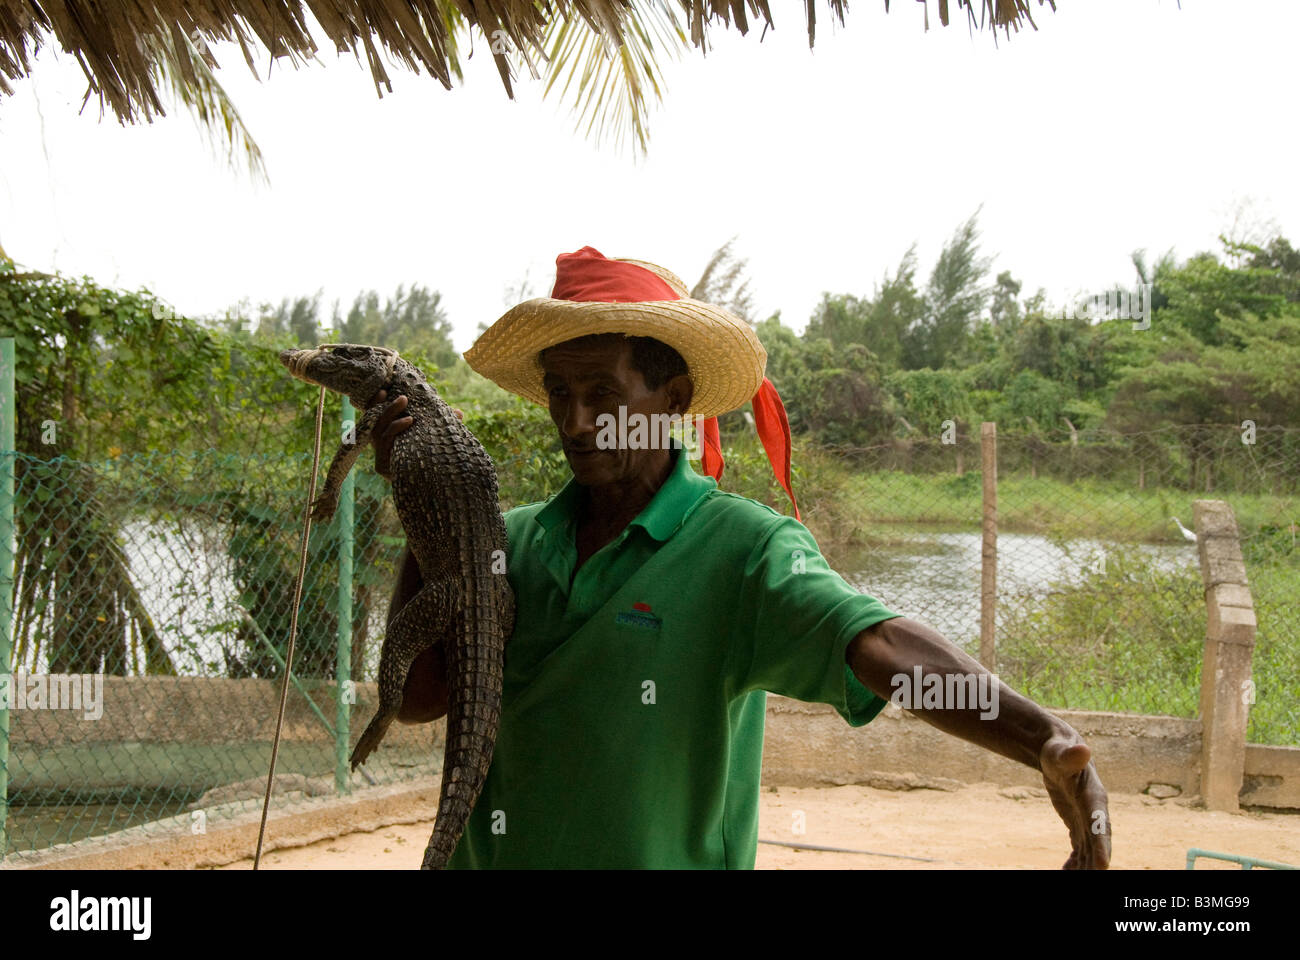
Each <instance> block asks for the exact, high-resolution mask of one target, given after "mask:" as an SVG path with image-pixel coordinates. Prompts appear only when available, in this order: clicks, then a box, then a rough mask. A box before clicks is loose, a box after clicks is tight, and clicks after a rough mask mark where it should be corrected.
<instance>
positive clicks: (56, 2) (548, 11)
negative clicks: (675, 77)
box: [0, 0, 1056, 121]
mask: <svg viewBox="0 0 1300 960" xmlns="http://www.w3.org/2000/svg"><path fill="white" fill-rule="evenodd" d="M638 2H640V3H647V2H651V0H638ZM953 2H955V3H956V6H957V9H958V11H961V10H962V9H965V10H966V11H967V14H968V17H969V20H970V23H971V25H972V27H975V28H982V27H985V26H990V27H993V28H994V29H996V28H997V27H1004V28H1006V29H1007V31H1008V32H1010V30H1011V29H1012V28H1015V29H1019V28H1020V26H1021V25H1022V21H1027V22H1028V23H1029V24H1030V25H1032V24H1033V20H1032V19H1031V18H1030V15H1029V6H1028V4H1029V0H953ZM1038 2H1039V5H1040V6H1041V5H1042V4H1043V3H1044V2H1047V3H1050V4H1051V5H1052V9H1053V10H1055V8H1056V5H1055V0H1038ZM677 3H678V5H679V6H680V12H681V13H682V14H684V15H685V18H686V21H687V26H688V28H689V35H690V38H691V42H692V43H694V44H695V46H697V47H701V48H703V49H706V50H707V32H708V28H709V26H710V25H711V24H712V23H714V22H718V21H720V22H721V23H722V24H723V25H724V27H730V26H732V25H734V26H735V27H736V29H738V30H740V32H741V33H745V32H747V31H748V29H749V27H750V20H751V19H752V20H753V21H754V22H755V23H757V22H759V20H760V19H761V21H762V22H763V23H764V24H765V25H766V26H772V25H773V21H772V14H771V11H770V10H769V7H768V0H677ZM936 3H937V7H938V13H939V19H940V21H941V22H942V23H943V24H944V25H945V26H946V25H947V24H948V8H949V5H950V3H949V0H936ZM826 5H827V6H828V7H829V8H830V11H831V14H832V16H834V17H836V18H837V19H839V21H840V22H841V23H843V21H844V12H845V10H846V8H847V7H848V0H826ZM305 6H306V7H307V8H308V9H310V11H311V13H312V15H313V16H315V18H316V20H317V22H318V23H319V24H320V26H321V28H322V29H323V30H324V31H325V34H326V36H327V38H328V39H329V41H330V42H331V43H332V44H333V45H334V47H335V49H336V50H338V51H340V52H351V53H353V54H354V55H356V56H358V57H360V56H361V54H362V53H363V52H364V55H365V59H366V63H367V64H368V65H369V67H370V71H371V73H372V75H373V77H374V80H375V85H376V87H377V88H381V87H387V88H388V89H389V90H390V91H391V89H392V87H391V85H390V83H389V78H388V73H387V71H386V69H385V61H384V58H383V57H382V56H381V54H380V48H382V49H383V50H384V51H385V52H386V53H387V54H388V55H389V56H390V57H391V58H392V59H393V60H395V61H396V62H398V63H401V64H403V65H404V66H406V67H407V68H408V69H410V70H413V71H415V72H416V73H419V72H420V70H421V68H423V70H424V71H426V72H427V73H429V74H430V75H431V76H434V77H437V78H438V79H439V80H440V81H442V83H443V85H444V86H446V87H448V88H450V87H451V77H452V74H457V75H459V61H458V59H457V51H456V36H455V35H456V32H457V30H458V29H460V28H461V27H463V25H464V24H466V23H468V24H469V25H470V26H472V27H477V28H478V29H479V30H481V32H482V36H483V37H485V38H493V39H494V40H495V41H496V43H492V42H491V41H488V42H485V43H484V46H486V47H488V48H489V49H491V48H492V47H493V46H495V47H497V49H498V50H499V49H501V47H502V41H503V40H505V38H508V43H509V45H510V47H512V48H513V49H515V50H517V51H519V52H520V53H521V55H522V56H523V57H524V59H525V61H526V62H527V63H528V64H529V66H530V69H531V70H532V72H533V73H534V74H536V69H535V67H534V66H533V64H534V63H535V62H536V61H537V60H539V59H545V55H544V54H543V52H542V48H541V42H542V38H543V37H544V35H545V34H546V28H547V25H548V23H549V22H550V21H551V20H552V19H554V18H555V17H556V16H558V17H561V18H563V19H572V18H581V20H583V21H585V22H586V24H587V25H588V26H589V27H590V28H591V29H592V30H593V31H595V32H598V33H599V34H601V35H603V36H604V37H606V38H608V39H609V40H610V41H612V42H613V43H614V44H616V45H617V44H619V43H621V42H622V37H623V33H624V31H625V29H627V27H628V25H629V19H630V11H631V9H632V7H631V2H630V0H548V2H542V3H535V2H534V0H307V2H306V4H305ZM815 6H816V0H805V21H806V23H807V29H808V41H809V44H810V45H811V43H812V41H813V37H814V28H815V25H816V13H815V9H814V8H815ZM539 7H540V8H542V9H539ZM303 8H304V3H303V2H302V0H203V2H195V0H188V2H187V0H0V93H3V94H12V93H13V88H12V87H11V86H10V85H9V84H8V82H7V81H8V80H16V79H19V78H22V77H25V76H27V75H28V74H29V73H30V71H31V58H32V57H33V56H34V55H35V54H36V52H37V51H38V50H39V49H40V48H41V46H42V45H43V44H45V43H48V42H50V39H51V37H53V39H54V40H56V41H57V42H58V44H59V46H60V47H61V48H62V49H63V50H65V51H66V52H68V53H71V54H72V55H73V56H75V57H76V58H77V61H78V62H79V63H80V64H81V67H82V69H83V70H84V71H85V73H86V77H87V79H88V80H89V82H90V88H89V89H88V90H87V91H86V97H87V99H89V97H91V96H92V95H98V97H99V101H100V106H101V109H102V108H103V106H104V105H105V104H107V105H108V106H109V107H110V108H111V109H112V110H113V112H114V113H115V114H117V116H118V118H119V119H121V120H123V121H134V120H135V119H136V118H137V117H138V116H143V118H144V119H149V118H151V117H152V115H153V114H154V113H162V112H163V111H162V106H161V103H160V101H159V97H158V86H159V83H160V78H161V77H162V76H163V74H162V72H161V69H160V66H161V65H160V63H159V61H160V59H162V58H166V57H169V54H170V57H171V58H172V60H173V64H172V67H173V68H174V69H179V70H180V71H181V72H182V73H183V74H185V75H186V79H192V73H193V72H194V69H195V68H194V66H193V65H192V64H191V63H190V57H189V56H181V57H177V56H176V52H177V51H184V50H186V48H189V49H190V50H191V51H192V55H193V56H195V57H200V58H202V60H203V61H204V63H206V65H207V66H208V67H210V68H214V69H215V68H216V67H217V66H218V64H217V62H216V60H215V58H213V57H212V54H211V53H210V52H209V51H208V49H207V44H209V43H212V42H214V41H229V40H233V41H235V42H237V43H238V44H239V45H240V47H241V48H242V49H243V51H244V59H245V60H246V61H247V62H248V65H249V68H250V69H253V68H254V58H253V50H254V49H255V48H261V49H262V50H266V51H269V52H270V53H271V55H272V56H273V57H277V58H287V59H288V61H289V62H290V63H292V64H294V65H297V64H298V63H299V62H303V61H306V60H309V59H312V58H313V57H314V56H315V54H316V52H317V45H316V41H315V40H314V39H313V38H312V36H311V34H310V32H309V31H308V27H307V17H306V15H305V13H304V9H303ZM669 9H671V6H669ZM885 9H886V10H888V9H889V0H885ZM977 10H978V14H977ZM926 22H927V25H928V22H929V6H928V3H927V7H926ZM766 26H765V29H766ZM497 31H504V34H502V33H498V32H497ZM493 57H494V59H495V60H496V63H497V68H498V70H499V71H500V73H501V79H502V82H503V83H504V84H505V87H506V91H507V93H511V79H512V78H511V66H510V63H509V61H508V60H507V58H506V57H505V56H504V55H502V54H501V53H499V52H497V51H495V50H494V51H493ZM511 95H512V96H513V94H512V93H511Z"/></svg>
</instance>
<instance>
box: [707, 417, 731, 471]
mask: <svg viewBox="0 0 1300 960" xmlns="http://www.w3.org/2000/svg"><path fill="white" fill-rule="evenodd" d="M700 445H701V447H702V453H703V457H702V459H701V463H702V464H703V466H704V474H705V476H709V477H712V478H713V479H714V480H717V481H718V482H719V483H721V482H722V469H723V467H725V466H726V465H727V464H726V461H724V460H723V459H722V434H720V433H719V432H718V418H717V417H709V419H707V420H705V421H704V429H703V430H702V431H701V432H700Z"/></svg>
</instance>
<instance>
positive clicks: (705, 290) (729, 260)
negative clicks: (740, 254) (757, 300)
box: [691, 237, 754, 325]
mask: <svg viewBox="0 0 1300 960" xmlns="http://www.w3.org/2000/svg"><path fill="white" fill-rule="evenodd" d="M735 242H736V238H735V237H732V238H731V239H730V240H728V241H727V242H726V243H724V244H723V245H722V246H720V247H718V249H717V250H715V251H713V256H711V257H709V262H708V263H707V264H705V266H704V272H703V273H701V274H700V279H699V280H697V281H695V286H693V287H691V299H692V300H700V301H703V302H704V303H712V304H714V305H715V306H719V307H722V308H723V309H724V310H728V311H730V312H731V313H734V314H735V315H736V316H738V317H740V319H742V320H744V321H745V322H746V323H749V324H751V325H752V324H753V322H754V318H753V310H754V297H753V295H752V294H751V293H750V290H749V278H748V277H747V276H745V268H746V267H747V266H748V265H749V261H748V260H742V259H739V258H737V257H736V256H735V254H733V253H732V252H731V245H732V244H733V243H735Z"/></svg>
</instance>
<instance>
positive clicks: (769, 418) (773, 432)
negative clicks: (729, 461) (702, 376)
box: [753, 377, 803, 521]
mask: <svg viewBox="0 0 1300 960" xmlns="http://www.w3.org/2000/svg"><path fill="white" fill-rule="evenodd" d="M753 403H754V426H755V428H757V430H758V439H760V440H762V441H763V449H764V450H766V451H767V459H768V462H769V463H771V464H772V470H773V472H774V473H775V474H776V482H777V483H779V484H781V486H782V488H783V489H784V490H785V492H786V496H788V497H789V498H790V503H791V505H792V506H793V507H794V518H795V519H796V520H799V521H802V520H803V518H802V517H801V516H799V504H798V503H796V502H795V499H794V491H793V490H792V489H790V420H789V418H788V417H786V415H785V404H783V403H782V402H781V395H780V394H779V393H777V392H776V387H774V386H772V381H771V380H769V379H767V377H764V378H763V385H762V386H761V387H759V388H758V393H756V394H754V401H753Z"/></svg>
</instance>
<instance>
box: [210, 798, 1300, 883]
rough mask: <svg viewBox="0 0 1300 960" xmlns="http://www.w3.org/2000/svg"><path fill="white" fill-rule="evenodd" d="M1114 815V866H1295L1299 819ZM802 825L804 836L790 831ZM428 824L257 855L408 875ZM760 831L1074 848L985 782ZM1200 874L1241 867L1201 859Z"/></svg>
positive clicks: (911, 852)
mask: <svg viewBox="0 0 1300 960" xmlns="http://www.w3.org/2000/svg"><path fill="white" fill-rule="evenodd" d="M1110 814H1111V822H1112V826H1113V843H1114V847H1113V860H1112V864H1111V867H1112V869H1125V870H1152V869H1174V870H1181V869H1183V868H1184V866H1185V864H1186V857H1187V849H1188V848H1189V847H1200V848H1201V849H1207V850H1214V851H1217V852H1220V853H1231V854H1236V855H1239V856H1250V857H1258V858H1261V859H1265V860H1274V861H1280V862H1282V863H1293V864H1300V815H1294V816H1293V815H1286V814H1274V813H1251V812H1242V813H1237V814H1229V813H1212V812H1207V811H1205V810H1199V809H1195V808H1193V807H1188V806H1183V805H1180V804H1178V803H1177V802H1176V801H1173V800H1164V801H1161V800H1156V799H1154V798H1151V797H1144V796H1133V795H1128V794H1119V795H1112V796H1111V798H1110ZM801 824H802V827H803V832H802V833H796V832H795V831H796V830H797V829H798V828H799V826H800V825H801ZM432 828H433V821H432V820H428V821H425V822H422V823H412V824H403V825H397V826H391V827H384V828H381V829H379V830H374V831H371V832H369V833H353V834H347V835H344V836H339V837H335V838H333V839H330V840H322V841H320V842H319V843H314V844H312V845H310V846H307V847H299V848H296V849H288V850H277V851H273V852H271V853H270V854H268V855H267V856H266V857H265V858H264V863H263V867H264V868H270V869H274V868H276V867H279V868H281V869H288V870H329V869H338V870H353V869H381V870H412V869H415V868H417V867H419V865H420V857H421V855H422V854H423V852H424V845H425V844H426V843H427V842H428V839H429V833H430V831H431V830H432ZM758 835H759V837H760V839H763V840H779V841H784V842H801V843H808V844H814V845H817V846H827V847H843V848H848V849H851V850H854V851H860V852H855V853H828V852H822V851H812V850H795V849H790V848H787V847H780V846H773V845H770V844H766V843H760V844H759V846H758V863H757V866H758V868H759V869H766V870H823V869H832V870H845V869H859V870H862V869H866V870H954V869H957V870H959V869H966V868H1030V869H1056V868H1058V867H1060V866H1061V864H1062V863H1064V862H1065V859H1066V857H1067V856H1069V853H1070V847H1069V838H1068V835H1067V833H1066V829H1065V826H1064V824H1062V823H1061V821H1060V819H1059V818H1058V817H1057V815H1056V812H1055V811H1054V810H1053V809H1052V805H1051V803H1050V801H1048V799H1047V795H1046V793H1045V792H1044V791H1042V790H1041V789H1027V788H1023V787H1019V788H1017V787H1011V788H1006V787H1004V788H999V787H997V786H995V785H992V784H974V785H970V786H967V787H963V788H962V789H960V790H956V791H953V792H946V791H936V790H912V791H906V792H900V791H889V790H876V789H874V788H872V787H859V786H846V787H780V788H777V787H764V788H763V794H762V807H761V810H760V815H759V832H758ZM885 854H894V855H896V856H885ZM899 856H905V857H925V858H929V859H930V860H931V861H935V862H923V861H920V860H908V859H899V858H898V857H899ZM251 867H252V860H243V861H240V862H238V863H234V864H231V865H230V866H228V867H225V868H223V869H227V870H240V869H244V870H247V869H249V868H251ZM1196 869H1198V870H1202V869H1231V870H1236V869H1240V868H1239V867H1238V866H1237V865H1236V864H1234V863H1228V862H1225V861H1213V860H1198V861H1197V864H1196Z"/></svg>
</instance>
